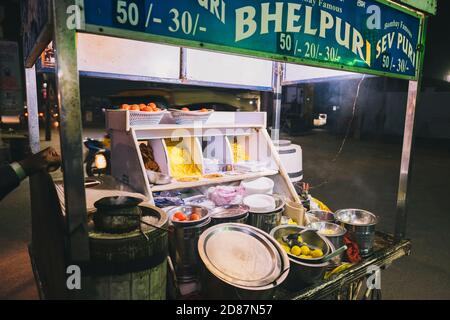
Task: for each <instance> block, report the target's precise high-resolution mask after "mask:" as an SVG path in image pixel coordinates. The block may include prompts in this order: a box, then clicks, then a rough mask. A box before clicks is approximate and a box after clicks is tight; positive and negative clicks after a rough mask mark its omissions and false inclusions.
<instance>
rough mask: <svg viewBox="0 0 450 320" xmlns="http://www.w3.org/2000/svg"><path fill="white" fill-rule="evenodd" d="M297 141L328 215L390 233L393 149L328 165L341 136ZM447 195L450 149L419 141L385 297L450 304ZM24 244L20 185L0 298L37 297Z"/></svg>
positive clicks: (26, 212)
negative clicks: (408, 242)
mask: <svg viewBox="0 0 450 320" xmlns="http://www.w3.org/2000/svg"><path fill="white" fill-rule="evenodd" d="M97 134H98V133H97ZM85 135H93V133H92V132H88V133H86V134H85ZM294 140H295V142H296V143H299V144H300V145H302V147H303V151H304V154H303V159H304V160H303V161H304V171H305V179H306V180H308V181H310V182H312V184H313V185H316V186H318V185H321V186H319V187H318V188H316V189H314V190H313V193H314V195H315V196H317V197H318V198H320V199H322V200H323V201H325V202H326V203H327V204H328V205H329V206H330V207H331V208H332V209H341V208H348V207H359V208H363V209H367V210H370V211H372V212H374V213H376V214H378V215H379V216H380V217H381V222H380V226H379V228H380V229H381V230H384V231H391V232H392V231H393V222H394V220H393V219H394V212H395V201H396V192H397V185H398V181H397V180H398V172H399V165H400V161H399V160H400V145H399V144H398V143H380V142H364V141H354V140H349V141H348V143H347V144H346V145H345V148H344V151H343V152H342V154H341V155H340V157H339V158H338V160H337V161H336V162H334V163H333V162H332V161H331V159H332V158H333V157H334V156H335V154H336V151H337V150H338V148H339V145H340V142H341V139H340V138H337V137H334V136H330V135H327V134H323V133H320V132H316V133H314V134H312V135H308V136H305V137H298V138H295V139H294ZM54 143H55V144H56V146H57V144H58V143H57V141H56V140H54ZM324 181H327V182H326V183H325V184H323V182H324ZM449 195H450V146H449V145H448V144H447V145H440V146H439V145H438V146H431V145H429V144H427V143H418V144H417V146H416V153H415V165H414V171H413V176H412V184H411V194H410V206H409V208H410V210H409V221H408V237H410V238H411V239H412V241H413V254H412V256H410V257H406V258H403V259H402V260H400V261H399V262H398V263H396V264H394V265H393V266H391V267H390V268H389V269H388V270H386V271H385V272H383V278H382V286H383V289H384V290H383V295H384V298H385V299H450V268H449V267H448V266H449V265H450V250H448V245H449V243H450V232H448V230H450V209H448V207H449V206H448V204H447V201H448V198H449ZM29 239H30V204H29V188H28V183H27V181H24V182H23V183H22V184H21V186H20V188H18V189H17V190H16V191H15V192H14V193H13V194H11V195H10V196H8V197H7V198H6V199H5V200H4V201H2V202H1V203H0V284H1V285H0V299H1V298H3V299H36V298H37V293H36V289H35V285H34V280H33V275H32V271H31V267H30V263H29V259H28V255H27V244H28V242H29Z"/></svg>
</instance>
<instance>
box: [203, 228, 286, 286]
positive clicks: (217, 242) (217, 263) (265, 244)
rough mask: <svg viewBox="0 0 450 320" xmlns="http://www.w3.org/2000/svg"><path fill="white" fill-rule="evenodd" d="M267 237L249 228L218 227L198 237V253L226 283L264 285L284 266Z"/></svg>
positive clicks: (276, 276) (209, 267) (278, 275)
mask: <svg viewBox="0 0 450 320" xmlns="http://www.w3.org/2000/svg"><path fill="white" fill-rule="evenodd" d="M267 237H268V236H267V234H265V233H263V232H262V231H260V230H259V229H256V228H254V227H251V226H247V225H243V224H237V223H226V224H220V225H217V226H215V227H212V228H209V229H208V230H206V231H205V232H204V233H203V234H202V235H201V237H200V239H199V244H198V247H199V254H200V257H201V259H202V260H203V262H204V263H205V265H206V267H207V268H208V269H209V271H210V272H211V273H213V274H214V275H215V276H216V277H218V278H220V279H222V280H224V281H226V282H228V283H231V284H234V285H238V286H244V287H249V288H251V287H262V286H267V285H269V284H271V283H274V282H275V281H276V280H277V279H278V278H279V277H280V274H281V272H282V270H283V268H285V267H286V266H283V260H282V257H281V256H280V252H279V251H278V250H277V248H276V247H275V245H274V244H273V243H272V242H271V241H270V240H269V239H268V238H267Z"/></svg>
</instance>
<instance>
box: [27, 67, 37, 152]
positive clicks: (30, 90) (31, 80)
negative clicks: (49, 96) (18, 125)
mask: <svg viewBox="0 0 450 320" xmlns="http://www.w3.org/2000/svg"><path fill="white" fill-rule="evenodd" d="M25 83H26V89H27V112H28V139H29V142H30V149H31V152H32V153H38V152H39V151H40V150H41V146H40V138H39V111H38V99H37V86H36V69H35V66H34V65H33V67H31V68H25Z"/></svg>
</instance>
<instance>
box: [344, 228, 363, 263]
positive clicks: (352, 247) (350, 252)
mask: <svg viewBox="0 0 450 320" xmlns="http://www.w3.org/2000/svg"><path fill="white" fill-rule="evenodd" d="M344 244H345V245H346V246H347V251H346V254H347V259H348V261H349V262H351V263H358V262H360V261H361V256H360V255H359V248H358V245H357V244H356V242H354V241H353V240H352V239H350V237H349V236H348V235H345V236H344Z"/></svg>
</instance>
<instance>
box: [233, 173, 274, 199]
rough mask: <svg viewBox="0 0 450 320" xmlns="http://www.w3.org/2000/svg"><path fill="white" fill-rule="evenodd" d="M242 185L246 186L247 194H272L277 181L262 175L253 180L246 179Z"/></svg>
mask: <svg viewBox="0 0 450 320" xmlns="http://www.w3.org/2000/svg"><path fill="white" fill-rule="evenodd" d="M241 185H242V186H243V187H244V189H245V194H246V195H252V194H272V193H273V187H274V185H275V183H274V182H273V180H272V179H270V178H266V177H261V178H257V179H253V180H244V181H242V183H241Z"/></svg>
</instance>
